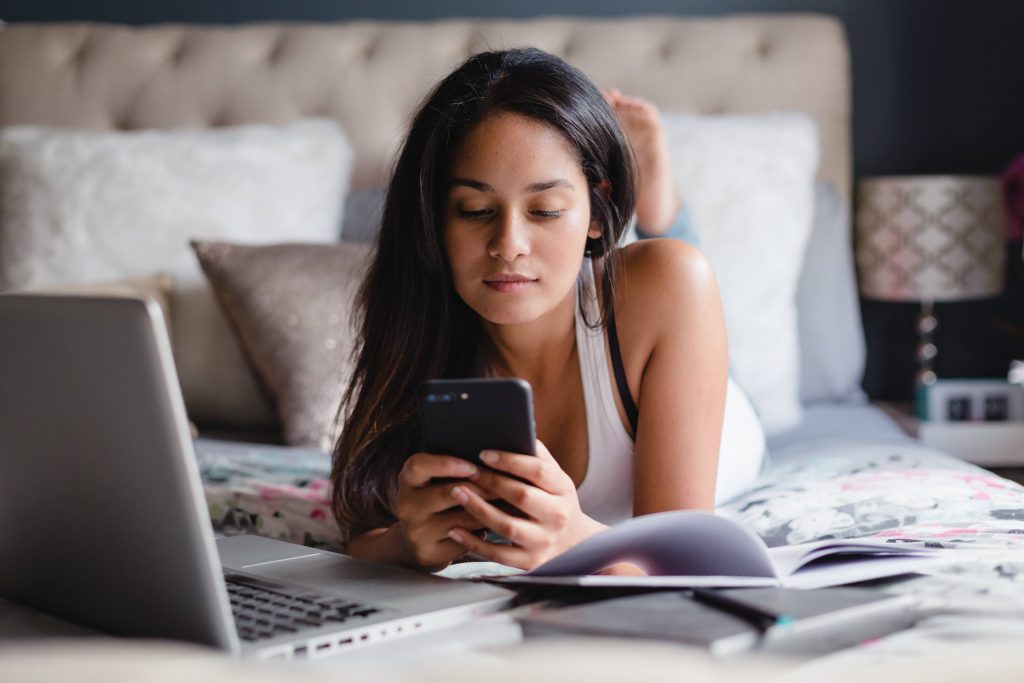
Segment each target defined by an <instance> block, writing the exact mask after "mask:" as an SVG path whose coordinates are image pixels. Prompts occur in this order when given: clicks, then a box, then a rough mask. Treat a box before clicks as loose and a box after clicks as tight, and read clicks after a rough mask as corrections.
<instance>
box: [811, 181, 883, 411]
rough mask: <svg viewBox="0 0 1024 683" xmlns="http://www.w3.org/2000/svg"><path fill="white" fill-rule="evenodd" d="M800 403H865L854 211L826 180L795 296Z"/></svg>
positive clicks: (818, 191)
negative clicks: (855, 261) (852, 211)
mask: <svg viewBox="0 0 1024 683" xmlns="http://www.w3.org/2000/svg"><path fill="white" fill-rule="evenodd" d="M796 305H797V325H798V330H799V338H800V400H801V401H803V402H805V403H806V402H809V401H851V400H853V401H856V400H865V394H864V392H863V390H862V389H861V388H860V383H861V379H862V377H863V375H864V362H865V358H866V355H867V350H866V344H865V341H864V327H863V325H862V324H861V316H860V300H859V298H858V296H857V277H856V274H855V271H854V264H853V238H852V236H851V233H850V212H849V209H848V207H847V204H846V201H845V200H844V199H843V198H842V196H840V194H839V192H838V191H837V190H836V189H835V188H834V187H833V186H832V185H831V184H830V183H827V182H825V181H821V180H819V181H817V182H815V185H814V225H813V227H812V229H811V237H810V240H809V241H808V243H807V250H806V252H805V253H804V260H803V267H802V270H801V272H800V281H799V283H798V284H797V291H796Z"/></svg>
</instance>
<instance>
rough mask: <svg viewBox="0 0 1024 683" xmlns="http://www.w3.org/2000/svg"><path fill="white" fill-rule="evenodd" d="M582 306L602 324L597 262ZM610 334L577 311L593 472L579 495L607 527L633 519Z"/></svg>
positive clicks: (585, 278)
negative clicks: (611, 366)
mask: <svg viewBox="0 0 1024 683" xmlns="http://www.w3.org/2000/svg"><path fill="white" fill-rule="evenodd" d="M579 277H580V281H581V286H582V305H583V306H585V307H586V310H587V318H588V319H589V320H591V321H595V320H597V319H598V317H599V314H600V309H599V306H598V302H597V287H596V285H595V282H594V268H593V264H592V262H591V259H589V258H585V259H583V266H582V268H581V269H580V276H579ZM607 339H608V337H607V335H606V334H605V329H604V328H601V329H596V330H594V329H590V328H588V327H587V325H586V323H585V322H584V320H583V315H582V314H581V312H580V307H579V306H577V307H576V353H577V355H578V356H579V359H580V375H581V376H582V378H583V402H584V404H585V405H586V413H587V450H588V454H587V471H586V474H585V475H584V477H583V482H582V483H581V484H580V486H579V489H578V490H577V496H578V497H579V501H580V507H581V508H582V510H583V513H584V514H586V515H589V516H590V517H592V518H594V519H596V520H597V521H599V522H601V523H603V524H609V525H611V524H615V523H617V522H621V521H623V520H626V519H629V518H630V517H632V516H633V453H634V450H633V440H632V439H631V438H630V437H629V433H628V432H627V431H626V428H625V427H624V426H623V424H622V418H620V417H619V411H618V409H617V408H616V407H615V393H614V392H615V385H614V383H613V382H612V377H611V371H610V370H609V367H608V358H609V356H608V341H607Z"/></svg>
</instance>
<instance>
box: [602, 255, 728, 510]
mask: <svg viewBox="0 0 1024 683" xmlns="http://www.w3.org/2000/svg"><path fill="white" fill-rule="evenodd" d="M624 257H627V258H626V259H624V265H623V275H624V278H623V280H624V283H623V284H624V286H623V290H624V291H623V296H621V297H620V306H621V308H622V312H621V315H617V318H618V319H619V320H622V324H621V325H620V334H622V331H621V330H622V329H623V328H625V329H627V330H628V333H627V334H628V336H629V341H630V342H631V344H630V345H629V348H628V349H627V348H626V346H625V345H624V354H628V355H629V356H630V357H631V359H632V360H634V361H635V360H636V359H637V358H640V359H641V360H642V359H643V358H646V362H645V363H643V364H642V367H641V368H640V370H641V371H640V372H639V391H637V390H636V387H634V388H633V391H634V396H637V408H638V410H639V424H638V427H637V434H636V453H635V456H634V484H633V486H634V495H633V514H634V515H643V514H648V513H652V512H662V511H665V510H678V509H704V510H711V509H712V508H713V507H714V503H715V481H716V477H717V472H718V449H719V445H720V441H721V432H722V420H723V416H724V412H725V393H726V386H727V383H728V372H729V369H728V363H729V361H728V341H727V337H726V331H725V319H724V315H723V313H722V304H721V299H720V298H719V293H718V284H717V281H716V279H715V275H714V271H713V270H712V268H711V264H710V262H709V261H708V260H707V258H706V257H705V256H704V255H703V254H702V253H701V252H700V251H699V250H697V249H696V248H695V247H693V246H691V245H688V244H685V243H683V242H679V241H676V240H650V241H647V242H644V243H642V244H637V245H633V247H632V248H631V250H630V253H629V254H628V255H626V254H624ZM618 310H619V308H618V307H617V311H618ZM623 336H626V335H623ZM626 369H627V373H629V370H630V366H629V364H628V363H627V368H626ZM633 376H634V378H636V377H637V372H636V367H635V366H634V368H633Z"/></svg>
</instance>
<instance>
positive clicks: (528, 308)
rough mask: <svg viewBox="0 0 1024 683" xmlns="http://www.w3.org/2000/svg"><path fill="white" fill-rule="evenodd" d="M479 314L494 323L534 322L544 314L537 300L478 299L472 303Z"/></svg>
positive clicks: (517, 323)
mask: <svg viewBox="0 0 1024 683" xmlns="http://www.w3.org/2000/svg"><path fill="white" fill-rule="evenodd" d="M470 308H472V309H473V310H474V311H476V313H477V315H479V316H480V317H481V318H483V319H484V320H486V321H487V322H489V323H492V324H494V325H521V324H523V323H529V322H533V321H534V320H536V319H537V318H539V317H541V316H542V315H543V314H544V311H543V310H542V307H541V306H539V305H538V304H537V302H530V301H502V302H494V301H486V300H483V301H481V300H477V301H475V302H473V303H471V304H470Z"/></svg>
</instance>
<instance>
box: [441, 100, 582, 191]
mask: <svg viewBox="0 0 1024 683" xmlns="http://www.w3.org/2000/svg"><path fill="white" fill-rule="evenodd" d="M545 171H546V172H560V173H562V174H563V175H564V174H568V173H572V174H573V175H574V177H575V178H577V179H579V178H582V177H583V169H582V167H581V166H580V162H579V154H578V153H577V151H576V149H575V147H574V146H573V145H572V143H571V142H570V141H569V140H568V139H567V138H566V137H565V136H564V135H563V134H562V133H561V131H559V130H558V129H556V128H555V127H553V126H551V125H549V124H547V123H544V122H543V121H539V120H537V119H532V118H529V117H526V116H522V115H520V114H514V113H510V112H498V113H496V114H492V115H490V116H488V117H487V118H485V119H483V120H482V121H480V122H479V123H477V124H475V125H473V126H472V127H471V128H470V129H469V130H468V131H466V134H465V136H464V137H463V138H462V140H461V141H460V143H459V144H458V146H457V147H456V148H455V154H454V156H453V159H452V168H451V174H452V175H458V176H462V175H466V174H473V173H476V174H481V173H486V174H488V175H490V174H498V175H502V174H506V173H530V172H534V173H537V172H545ZM481 179H482V178H481Z"/></svg>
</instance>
